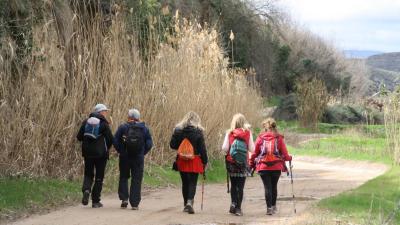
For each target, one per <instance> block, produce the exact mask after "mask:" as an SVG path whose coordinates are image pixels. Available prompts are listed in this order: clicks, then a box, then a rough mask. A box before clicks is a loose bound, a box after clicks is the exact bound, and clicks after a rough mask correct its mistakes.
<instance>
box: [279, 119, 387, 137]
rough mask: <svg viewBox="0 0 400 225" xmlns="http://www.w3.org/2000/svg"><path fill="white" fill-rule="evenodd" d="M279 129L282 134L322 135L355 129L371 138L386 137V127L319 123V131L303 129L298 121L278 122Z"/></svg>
mask: <svg viewBox="0 0 400 225" xmlns="http://www.w3.org/2000/svg"><path fill="white" fill-rule="evenodd" d="M278 129H279V130H280V131H281V132H293V133H302V134H309V133H322V134H338V133H342V132H344V131H346V130H349V129H353V130H355V131H357V132H359V133H363V134H365V135H369V136H371V137H382V138H384V137H385V135H386V134H385V126H384V125H367V124H357V125H350V124H330V123H318V126H317V130H313V129H310V128H304V127H301V126H300V125H299V123H298V121H278Z"/></svg>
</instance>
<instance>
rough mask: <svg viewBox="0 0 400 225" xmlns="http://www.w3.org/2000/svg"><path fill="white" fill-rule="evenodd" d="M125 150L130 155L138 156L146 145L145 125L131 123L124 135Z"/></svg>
mask: <svg viewBox="0 0 400 225" xmlns="http://www.w3.org/2000/svg"><path fill="white" fill-rule="evenodd" d="M122 139H123V143H124V147H125V150H126V152H127V154H128V157H134V156H137V155H138V154H139V153H140V152H141V151H142V149H143V146H144V135H143V127H141V126H139V125H137V124H136V123H134V124H129V126H128V129H127V130H126V132H125V134H124V135H123V136H122Z"/></svg>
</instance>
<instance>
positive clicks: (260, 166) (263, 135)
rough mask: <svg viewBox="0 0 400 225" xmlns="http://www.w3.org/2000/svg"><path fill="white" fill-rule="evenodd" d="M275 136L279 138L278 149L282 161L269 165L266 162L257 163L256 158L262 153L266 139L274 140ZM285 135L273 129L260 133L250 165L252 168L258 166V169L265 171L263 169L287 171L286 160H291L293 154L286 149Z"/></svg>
mask: <svg viewBox="0 0 400 225" xmlns="http://www.w3.org/2000/svg"><path fill="white" fill-rule="evenodd" d="M275 138H277V140H278V145H277V147H278V150H279V152H280V154H281V156H282V162H278V163H275V164H274V165H272V166H267V165H266V164H265V163H257V164H256V162H255V161H256V158H257V157H258V156H259V155H260V154H261V148H262V145H263V142H264V140H267V141H272V140H274V139H275ZM283 138H284V137H283V135H281V134H275V133H273V132H271V131H267V132H262V133H261V134H260V135H258V137H257V140H256V143H255V150H254V153H253V154H252V155H251V157H250V162H249V164H250V167H251V168H256V171H257V172H259V171H263V170H280V171H285V166H284V163H285V162H284V161H291V160H292V156H290V155H289V154H288V151H287V149H286V145H285V142H284V140H283Z"/></svg>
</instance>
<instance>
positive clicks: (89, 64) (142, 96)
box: [0, 14, 261, 178]
mask: <svg viewBox="0 0 400 225" xmlns="http://www.w3.org/2000/svg"><path fill="white" fill-rule="evenodd" d="M71 20H72V21H73V22H72V26H73V30H74V34H73V37H72V38H71V46H72V47H71V46H70V48H64V47H62V46H61V47H60V46H58V43H57V42H56V41H55V40H57V33H56V29H55V24H54V22H53V20H51V18H50V19H49V20H48V21H49V22H48V23H46V24H45V25H44V26H43V27H35V28H34V29H33V34H34V38H33V43H34V48H33V49H34V52H33V53H32V56H31V57H30V58H29V65H30V67H29V72H28V73H27V74H24V76H23V78H22V79H19V80H17V81H16V80H15V79H14V78H13V77H14V75H15V74H14V71H13V70H12V65H11V61H12V57H13V54H14V52H13V51H14V50H13V48H12V46H15V44H14V43H11V42H9V43H7V42H5V41H6V40H3V41H4V45H2V46H3V49H2V54H1V58H0V81H1V82H0V112H1V115H2V117H1V118H0V127H1V130H0V137H2V140H1V142H0V148H1V149H2V150H1V152H0V174H1V175H16V174H22V175H32V176H38V175H39V176H41V175H46V176H57V177H60V178H72V177H74V176H76V175H78V174H80V172H81V170H82V169H81V168H82V167H81V166H82V159H81V153H80V145H79V143H78V142H77V141H76V139H75V136H76V133H77V131H78V127H79V126H80V123H81V121H82V120H83V119H84V118H86V117H87V115H88V113H89V112H90V110H91V108H92V107H93V106H94V105H95V104H96V103H99V102H103V103H105V104H107V105H108V106H109V107H110V108H111V109H112V112H111V113H112V117H113V118H114V119H113V124H112V129H113V130H114V131H115V129H116V128H117V126H118V125H119V124H121V123H123V122H124V121H125V119H126V115H127V110H128V109H129V108H132V107H137V108H138V109H139V110H140V111H141V112H142V118H143V119H144V121H145V122H146V124H147V125H148V126H149V127H150V128H151V131H152V135H153V140H154V144H155V147H154V149H153V150H152V152H151V153H150V155H149V157H147V160H150V161H151V162H153V163H159V164H161V163H167V162H169V161H170V160H172V159H173V158H174V152H173V151H170V150H169V139H170V136H171V134H172V130H173V128H174V125H175V124H176V123H177V122H178V121H179V120H180V119H181V117H183V115H184V114H185V113H186V112H187V111H189V110H194V111H196V112H198V113H199V114H200V116H201V118H202V120H203V125H204V126H205V128H206V131H205V137H206V143H207V146H208V150H209V151H210V152H211V154H210V155H211V157H216V156H217V154H216V152H218V151H219V149H220V144H221V140H222V134H223V131H224V130H225V129H226V128H227V127H228V124H229V121H230V119H231V117H232V115H233V114H235V113H237V112H242V113H244V114H245V115H246V116H247V117H248V119H249V120H250V122H252V123H254V122H255V121H258V120H259V114H260V111H261V110H260V108H261V99H260V97H259V95H258V93H257V91H256V90H255V89H254V88H252V87H250V86H249V85H248V82H247V81H246V79H245V76H244V73H243V72H242V71H238V70H230V69H228V60H227V59H226V58H225V57H224V55H223V52H222V49H221V48H220V45H219V40H218V39H219V36H218V34H217V32H216V31H215V30H205V29H201V28H200V27H198V26H197V25H194V24H190V23H188V22H185V23H182V24H181V25H178V23H177V25H176V30H175V35H174V36H171V37H170V38H169V39H170V40H171V43H169V44H160V45H159V48H158V52H157V53H156V54H155V55H154V57H152V58H151V60H150V61H148V62H143V61H142V59H141V57H139V49H138V48H137V44H136V43H135V40H136V36H134V35H131V34H129V33H127V31H126V30H127V29H126V27H125V24H124V22H123V19H122V17H121V18H120V17H119V16H118V14H117V16H116V17H115V18H113V21H112V25H111V26H110V27H108V28H107V31H104V29H103V28H102V26H101V21H100V20H99V19H94V20H93V22H92V23H91V24H87V23H86V24H84V23H83V21H84V19H83V18H79V17H74V18H71ZM88 28H89V29H88ZM66 56H68V57H66ZM69 66H71V68H69ZM66 68H69V69H68V70H67V69H66ZM110 119H111V118H110ZM111 120H112V119H111Z"/></svg>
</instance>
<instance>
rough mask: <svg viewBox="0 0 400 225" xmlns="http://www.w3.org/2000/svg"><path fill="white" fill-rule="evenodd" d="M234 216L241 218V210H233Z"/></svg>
mask: <svg viewBox="0 0 400 225" xmlns="http://www.w3.org/2000/svg"><path fill="white" fill-rule="evenodd" d="M235 215H236V216H243V213H242V209H236V210H235Z"/></svg>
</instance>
